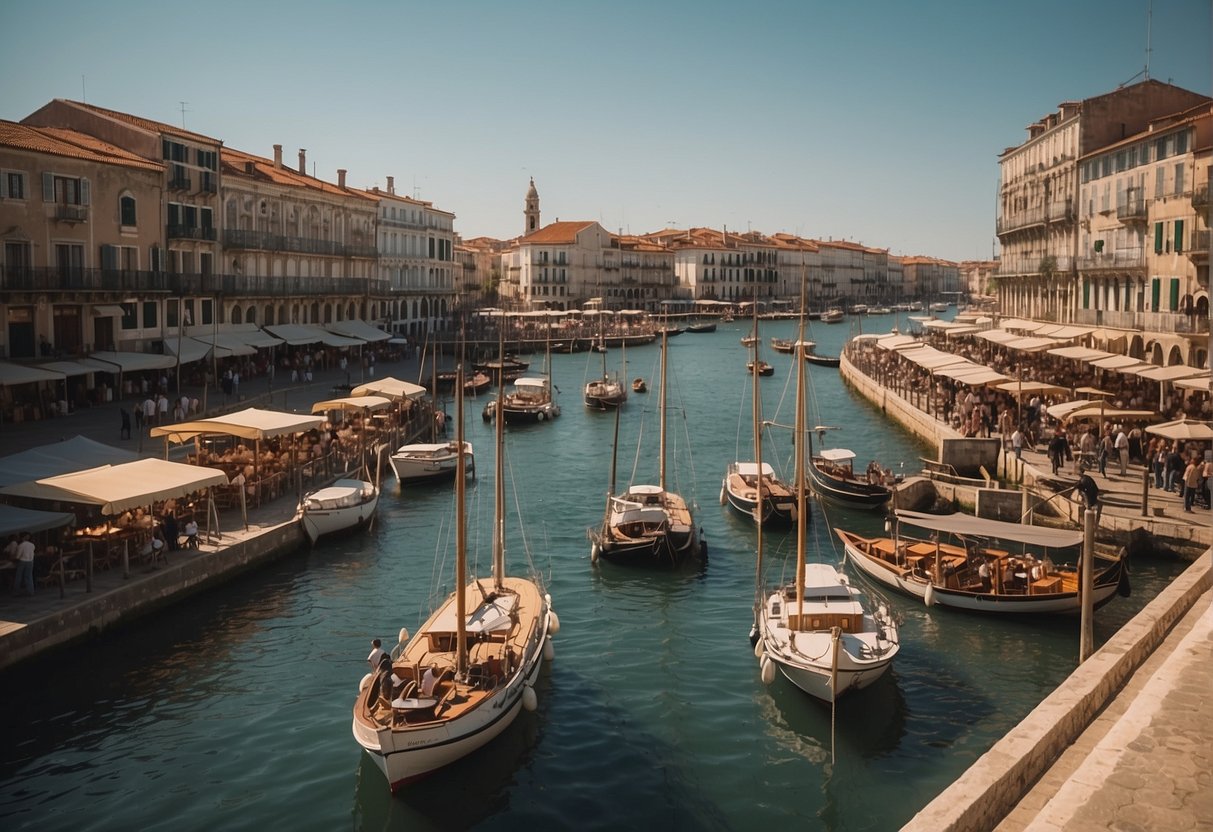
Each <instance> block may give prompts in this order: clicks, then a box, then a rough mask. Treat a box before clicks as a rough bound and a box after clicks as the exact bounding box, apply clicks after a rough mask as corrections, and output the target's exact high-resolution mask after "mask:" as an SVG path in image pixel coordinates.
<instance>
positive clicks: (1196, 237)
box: [1187, 229, 1210, 263]
mask: <svg viewBox="0 0 1213 832" xmlns="http://www.w3.org/2000/svg"><path fill="white" fill-rule="evenodd" d="M1209 234H1210V232H1209V230H1208V229H1205V230H1204V231H1193V232H1192V240H1191V248H1189V249H1188V252H1187V253H1188V256H1189V257H1191V258H1192V260H1193V261H1195V262H1198V263H1208V262H1209Z"/></svg>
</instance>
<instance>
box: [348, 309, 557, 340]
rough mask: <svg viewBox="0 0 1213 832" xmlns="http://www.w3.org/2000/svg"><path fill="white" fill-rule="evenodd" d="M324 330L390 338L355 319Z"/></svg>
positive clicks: (381, 338) (367, 336)
mask: <svg viewBox="0 0 1213 832" xmlns="http://www.w3.org/2000/svg"><path fill="white" fill-rule="evenodd" d="M557 314H561V313H557ZM324 328H325V329H327V330H328V331H329V332H335V333H337V334H338V335H344V336H346V337H347V338H361V339H362V340H363V341H366V342H368V343H375V342H378V341H386V340H387V339H389V338H391V337H392V336H391V333H388V332H384V331H383V330H382V329H379V328H377V327H373V326H371V325H370V324H368V323H367V322H366V321H361V320H358V319H357V318H351V319H350V320H348V321H334V322H333V323H331V324H325V325H324Z"/></svg>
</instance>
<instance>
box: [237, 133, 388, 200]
mask: <svg viewBox="0 0 1213 832" xmlns="http://www.w3.org/2000/svg"><path fill="white" fill-rule="evenodd" d="M250 163H251V164H252V165H253V173H249V171H248V165H249V164H250ZM220 164H221V165H222V167H223V175H224V176H225V177H228V176H233V177H237V178H245V179H249V178H252V179H258V180H260V181H263V182H273V183H274V184H276V185H287V186H290V187H296V188H310V189H311V190H314V191H320V192H321V193H326V194H330V195H332V196H352V197H357V198H360V199H365V200H366V201H367V202H368V203H370V202H376V201H378V199H379V197H378V196H376V195H375V194H373V193H371V192H369V191H364V190H362V189H361V188H350V187H346V188H344V189H343V188H339V187H337V186H336V185H334V184H333V183H331V182H325V181H324V180H323V179H317V178H316V177H314V176H308V175H307V174H306V173H300V172H299V171H297V170H295V169H294V168H290V167H287V166H286V165H283V166H282V167H280V168H279V167H275V166H274V161H273V160H272V159H266V158H264V157H261V156H254V155H253V154H251V153H245V152H244V151H243V150H236V149H235V148H233V147H225V148H223V152H222V153H221V154H220Z"/></svg>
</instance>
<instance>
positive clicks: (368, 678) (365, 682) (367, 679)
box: [358, 673, 375, 691]
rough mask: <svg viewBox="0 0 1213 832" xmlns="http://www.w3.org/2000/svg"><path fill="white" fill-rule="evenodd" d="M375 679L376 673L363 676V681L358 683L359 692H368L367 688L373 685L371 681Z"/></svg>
mask: <svg viewBox="0 0 1213 832" xmlns="http://www.w3.org/2000/svg"><path fill="white" fill-rule="evenodd" d="M374 678H375V674H374V673H368V674H366V675H365V676H363V677H362V681H361V682H359V683H358V690H359V691H364V690H366V686H367V685H369V684H370V683H371V679H374Z"/></svg>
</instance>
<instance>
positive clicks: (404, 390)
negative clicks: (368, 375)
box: [350, 376, 425, 400]
mask: <svg viewBox="0 0 1213 832" xmlns="http://www.w3.org/2000/svg"><path fill="white" fill-rule="evenodd" d="M350 395H351V396H385V397H387V398H389V399H398V400H399V399H420V398H421V397H422V396H424V395H425V388H424V387H421V386H420V385H417V384H409V383H408V382H407V381H401V380H400V379H398V378H392V377H391V376H388V377H387V378H381V379H378V380H376V381H368V382H367V383H366V384H360V385H358V386H357V387H355V388H354V389H353V390H351V391H350Z"/></svg>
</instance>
